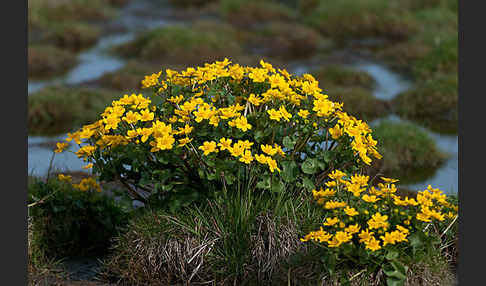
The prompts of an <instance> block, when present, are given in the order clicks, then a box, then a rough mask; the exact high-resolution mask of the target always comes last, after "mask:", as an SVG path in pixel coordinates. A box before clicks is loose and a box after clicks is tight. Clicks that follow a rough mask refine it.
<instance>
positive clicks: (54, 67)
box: [28, 45, 77, 79]
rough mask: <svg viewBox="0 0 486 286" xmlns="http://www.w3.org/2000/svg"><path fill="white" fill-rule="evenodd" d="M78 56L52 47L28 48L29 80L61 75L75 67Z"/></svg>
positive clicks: (35, 46) (38, 46) (36, 46)
mask: <svg viewBox="0 0 486 286" xmlns="http://www.w3.org/2000/svg"><path fill="white" fill-rule="evenodd" d="M76 63H77V58H76V55H75V54H73V53H72V52H70V51H66V50H62V49H59V48H56V47H55V46H51V45H34V46H30V47H29V48H28V76H29V78H39V79H41V78H47V77H51V76H56V75H61V74H63V73H65V72H66V71H68V70H69V69H70V68H72V67H74V66H75V65H76Z"/></svg>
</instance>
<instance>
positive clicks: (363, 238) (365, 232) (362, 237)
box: [358, 229, 374, 242]
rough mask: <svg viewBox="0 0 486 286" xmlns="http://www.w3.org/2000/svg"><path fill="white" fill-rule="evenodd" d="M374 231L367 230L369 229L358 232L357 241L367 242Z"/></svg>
mask: <svg viewBox="0 0 486 286" xmlns="http://www.w3.org/2000/svg"><path fill="white" fill-rule="evenodd" d="M373 234H374V232H369V230H368V229H367V230H362V231H361V232H360V233H359V234H358V237H359V242H369V241H370V239H371V238H372V237H373Z"/></svg>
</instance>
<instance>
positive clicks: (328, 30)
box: [301, 0, 417, 41]
mask: <svg viewBox="0 0 486 286" xmlns="http://www.w3.org/2000/svg"><path fill="white" fill-rule="evenodd" d="M308 2H310V1H308ZM399 3H401V1H400V2H390V1H386V0H364V1H353V0H343V1H338V2H336V1H330V0H321V1H314V3H307V4H306V6H304V5H303V6H302V9H301V11H302V12H304V15H303V17H304V22H306V23H307V24H309V25H311V26H313V27H315V28H317V29H319V31H321V33H322V34H324V35H326V36H329V37H332V38H334V39H336V40H347V39H352V38H367V37H383V38H386V39H388V40H394V41H397V40H398V41H402V40H406V39H407V38H408V37H410V36H411V35H413V34H414V33H415V32H416V31H417V22H416V21H415V19H414V18H413V17H412V16H411V15H410V13H409V12H408V11H407V10H405V9H403V7H401V6H400V5H399ZM304 8H305V9H304Z"/></svg>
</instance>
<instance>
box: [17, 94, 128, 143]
mask: <svg viewBox="0 0 486 286" xmlns="http://www.w3.org/2000/svg"><path fill="white" fill-rule="evenodd" d="M119 96H120V93H118V92H115V91H111V90H106V89H92V88H69V87H63V86H52V87H47V88H44V89H42V90H40V91H38V92H36V93H34V94H32V95H29V97H28V103H27V104H28V119H27V122H28V129H29V134H46V133H47V134H59V133H62V132H67V131H70V130H72V129H73V128H77V127H79V126H80V125H82V124H87V123H90V122H93V121H95V120H97V119H98V118H99V116H100V114H101V113H102V112H103V111H104V109H105V107H106V106H107V105H109V104H110V103H111V101H112V100H114V99H115V98H117V97H119Z"/></svg>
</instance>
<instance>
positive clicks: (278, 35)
mask: <svg viewBox="0 0 486 286" xmlns="http://www.w3.org/2000/svg"><path fill="white" fill-rule="evenodd" d="M250 34H251V35H250V39H249V44H250V45H251V46H253V47H255V48H257V49H259V50H262V53H263V54H265V55H268V56H272V57H277V58H282V59H292V58H301V57H309V56H312V55H313V54H315V53H316V52H318V51H319V50H322V49H323V48H325V47H326V46H327V47H329V46H330V42H329V41H326V40H325V39H324V38H322V37H321V36H320V34H319V32H317V31H315V30H314V29H312V28H310V27H307V26H304V25H301V24H297V23H288V22H279V21H276V22H270V23H267V24H264V25H263V26H261V27H258V28H257V29H255V31H254V32H250Z"/></svg>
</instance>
